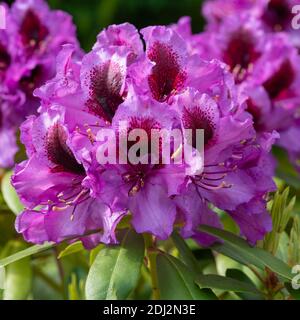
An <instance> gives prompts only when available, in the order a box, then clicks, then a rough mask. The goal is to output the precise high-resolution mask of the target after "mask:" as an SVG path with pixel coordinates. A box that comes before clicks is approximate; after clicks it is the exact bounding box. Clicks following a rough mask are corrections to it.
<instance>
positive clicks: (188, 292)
mask: <svg viewBox="0 0 300 320" xmlns="http://www.w3.org/2000/svg"><path fill="white" fill-rule="evenodd" d="M156 267H157V278H158V287H159V292H160V298H161V299H163V300H215V299H216V297H215V295H214V294H213V293H212V292H211V291H210V290H206V289H205V290H201V289H200V288H199V287H197V285H196V284H195V282H194V279H195V274H194V273H193V272H192V271H191V270H190V269H188V267H187V266H186V265H185V264H184V263H182V262H181V261H180V260H178V259H177V258H175V257H173V256H171V255H169V254H166V253H159V254H158V255H157V257H156Z"/></svg>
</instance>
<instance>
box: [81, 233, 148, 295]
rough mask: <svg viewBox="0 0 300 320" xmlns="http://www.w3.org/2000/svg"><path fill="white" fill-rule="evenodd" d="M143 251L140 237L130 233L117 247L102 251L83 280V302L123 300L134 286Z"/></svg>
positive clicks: (143, 246) (142, 242)
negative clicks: (85, 279) (85, 299)
mask: <svg viewBox="0 0 300 320" xmlns="http://www.w3.org/2000/svg"><path fill="white" fill-rule="evenodd" d="M144 251H145V245H144V239H143V237H142V236H141V235H139V234H137V233H135V232H134V231H133V230H129V231H128V232H127V233H126V235H125V236H124V238H123V241H122V243H121V245H120V246H112V247H106V248H104V249H102V250H101V251H100V252H99V253H98V255H97V257H96V259H95V261H94V263H93V265H92V266H91V268H90V271H89V274H88V277H87V282H86V287H85V292H86V298H87V299H88V300H105V299H106V300H115V299H126V298H127V297H128V296H129V294H130V293H131V291H132V290H133V289H134V288H135V287H136V285H137V283H138V279H139V277H140V272H141V266H142V262H143V258H144Z"/></svg>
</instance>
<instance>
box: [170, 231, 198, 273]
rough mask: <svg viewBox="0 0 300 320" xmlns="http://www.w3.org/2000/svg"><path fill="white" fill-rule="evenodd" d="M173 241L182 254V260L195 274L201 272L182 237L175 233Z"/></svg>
mask: <svg viewBox="0 0 300 320" xmlns="http://www.w3.org/2000/svg"><path fill="white" fill-rule="evenodd" d="M172 240H173V242H174V244H175V246H176V248H177V250H178V252H179V254H180V258H181V260H182V261H183V262H184V263H185V264H186V265H187V266H188V267H189V268H190V269H191V270H192V271H193V272H195V273H198V272H199V266H198V261H197V260H196V258H195V256H194V254H193V252H192V251H191V250H190V248H189V247H188V245H187V244H186V242H185V241H184V240H183V239H182V238H181V237H180V235H179V234H178V233H177V232H173V234H172Z"/></svg>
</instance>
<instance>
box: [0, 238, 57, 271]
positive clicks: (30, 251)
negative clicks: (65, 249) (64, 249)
mask: <svg viewBox="0 0 300 320" xmlns="http://www.w3.org/2000/svg"><path fill="white" fill-rule="evenodd" d="M54 246H55V244H54V243H45V244H42V245H34V246H32V247H29V248H27V249H25V250H21V251H19V252H17V253H15V254H12V255H10V256H8V257H6V258H3V259H1V260H0V267H5V266H7V265H9V264H11V263H13V262H16V261H18V260H21V259H23V258H26V257H29V256H31V255H33V254H36V253H39V252H42V251H44V250H47V249H50V248H52V247H54Z"/></svg>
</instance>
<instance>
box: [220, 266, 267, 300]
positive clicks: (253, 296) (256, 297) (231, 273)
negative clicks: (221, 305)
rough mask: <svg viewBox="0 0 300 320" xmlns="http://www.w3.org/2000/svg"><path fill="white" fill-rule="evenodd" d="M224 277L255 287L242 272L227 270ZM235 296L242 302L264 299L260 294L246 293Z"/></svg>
mask: <svg viewBox="0 0 300 320" xmlns="http://www.w3.org/2000/svg"><path fill="white" fill-rule="evenodd" d="M226 277H229V278H232V279H236V280H239V281H242V282H244V283H248V284H249V285H251V286H254V287H255V285H254V283H253V281H252V280H251V279H250V278H249V277H248V275H246V274H245V273H244V272H243V271H242V270H238V269H227V270H226ZM255 288H256V287H255ZM237 295H238V296H239V297H240V298H242V299H243V300H263V299H264V296H263V295H262V294H261V293H258V294H253V293H247V292H239V293H237Z"/></svg>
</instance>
